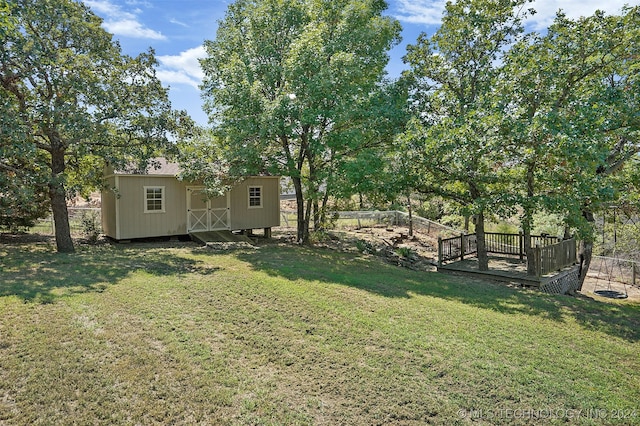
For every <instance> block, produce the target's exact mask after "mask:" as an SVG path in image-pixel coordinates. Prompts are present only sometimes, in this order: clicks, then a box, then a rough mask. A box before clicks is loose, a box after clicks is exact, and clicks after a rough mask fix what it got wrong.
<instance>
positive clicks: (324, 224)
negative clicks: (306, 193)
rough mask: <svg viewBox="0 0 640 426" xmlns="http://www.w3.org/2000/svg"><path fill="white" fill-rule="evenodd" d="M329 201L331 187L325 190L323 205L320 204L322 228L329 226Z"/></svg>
mask: <svg viewBox="0 0 640 426" xmlns="http://www.w3.org/2000/svg"><path fill="white" fill-rule="evenodd" d="M328 203H329V188H327V189H326V190H325V191H324V195H323V196H322V205H321V206H320V223H322V228H323V229H324V228H326V227H327V204H328Z"/></svg>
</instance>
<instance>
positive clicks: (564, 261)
mask: <svg viewBox="0 0 640 426" xmlns="http://www.w3.org/2000/svg"><path fill="white" fill-rule="evenodd" d="M485 245H486V249H487V253H489V254H504V255H512V256H518V257H519V258H520V259H521V260H523V259H524V258H525V257H526V253H525V249H524V235H523V234H522V233H519V234H504V233H500V232H486V233H485ZM531 246H532V247H534V256H533V259H527V261H531V262H534V265H535V271H536V274H537V275H538V276H542V275H544V274H548V273H549V272H552V271H556V270H559V269H562V268H564V267H565V266H569V265H572V264H574V263H575V262H576V240H575V239H574V238H571V239H569V240H562V239H560V238H558V237H552V236H548V235H532V236H531ZM477 251H478V249H477V239H476V236H475V234H472V235H464V234H463V235H458V236H455V237H451V238H438V265H439V266H442V263H443V262H447V261H454V260H464V258H465V256H470V255H474V254H477Z"/></svg>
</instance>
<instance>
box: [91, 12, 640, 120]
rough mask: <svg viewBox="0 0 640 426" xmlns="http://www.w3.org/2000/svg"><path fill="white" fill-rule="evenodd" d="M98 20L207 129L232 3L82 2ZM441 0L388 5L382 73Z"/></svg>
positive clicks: (532, 24) (540, 25)
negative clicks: (215, 62)
mask: <svg viewBox="0 0 640 426" xmlns="http://www.w3.org/2000/svg"><path fill="white" fill-rule="evenodd" d="M84 3H85V4H86V5H88V6H89V7H90V8H91V10H92V11H93V12H94V13H95V14H97V15H98V16H100V17H101V18H102V19H103V20H104V22H103V27H104V28H105V29H106V30H107V31H108V32H110V33H112V34H113V35H114V37H115V39H116V40H118V41H119V42H120V45H121V46H122V50H123V53H125V54H128V55H131V56H136V55H138V54H139V53H141V52H145V51H147V50H148V49H149V48H153V49H154V51H155V54H156V59H157V60H158V62H159V67H158V70H157V75H158V77H159V78H160V80H161V81H162V83H163V84H164V85H165V86H166V87H169V98H170V100H171V103H172V106H173V107H174V108H175V109H184V110H186V111H187V112H188V113H189V114H190V115H191V117H192V118H193V119H194V120H195V121H196V122H197V123H198V124H200V125H206V124H207V116H206V114H205V113H204V112H203V111H202V100H201V97H200V89H199V88H198V85H199V84H200V81H201V79H202V77H203V74H202V71H201V69H200V65H199V62H198V58H200V57H203V56H204V55H205V51H204V48H203V47H202V44H203V42H204V41H205V40H213V39H215V37H216V30H217V27H218V21H219V20H221V19H222V18H224V14H225V11H226V9H227V6H228V5H229V4H230V3H232V1H231V0H84ZM445 3H446V0H387V4H388V5H389V8H388V9H387V11H386V12H385V14H387V15H390V16H393V17H395V18H396V19H398V20H399V21H400V23H401V25H402V28H403V30H402V42H401V43H400V44H399V45H398V46H396V47H394V48H393V49H392V50H391V51H390V52H389V56H390V61H389V65H388V66H387V73H388V76H389V77H390V78H396V77H398V76H399V75H400V73H401V72H402V70H403V69H405V68H406V66H405V65H404V64H403V62H402V57H403V56H404V54H405V52H406V45H407V44H412V43H415V41H416V40H417V38H418V35H419V34H420V33H421V32H425V33H427V35H432V34H433V33H434V32H435V31H436V30H437V28H438V25H439V23H440V20H441V18H442V13H443V11H444V5H445ZM639 3H640V0H556V1H554V0H535V1H534V2H533V3H532V6H531V7H533V8H535V9H536V11H537V13H536V14H535V15H534V16H533V17H532V18H530V19H529V21H528V22H527V28H528V29H530V30H538V31H541V30H544V29H545V28H547V27H548V26H549V24H550V23H551V21H552V20H553V17H554V16H555V13H556V11H557V10H558V9H562V10H563V11H564V13H565V14H566V15H567V16H568V17H569V18H577V17H580V16H588V15H591V14H593V12H594V11H595V10H597V9H602V10H604V11H605V12H607V13H609V14H619V13H620V11H621V10H622V7H623V6H624V5H625V4H631V5H635V4H639Z"/></svg>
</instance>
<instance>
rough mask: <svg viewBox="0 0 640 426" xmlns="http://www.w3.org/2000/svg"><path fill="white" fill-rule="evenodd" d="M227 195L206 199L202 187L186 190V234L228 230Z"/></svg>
mask: <svg viewBox="0 0 640 426" xmlns="http://www.w3.org/2000/svg"><path fill="white" fill-rule="evenodd" d="M229 210H230V209H229V193H226V194H225V195H223V196H220V197H215V198H207V197H206V194H205V193H204V190H203V188H202V187H188V188H187V232H199V231H217V230H222V229H229V226H230V214H229Z"/></svg>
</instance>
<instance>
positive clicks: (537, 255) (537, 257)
mask: <svg viewBox="0 0 640 426" xmlns="http://www.w3.org/2000/svg"><path fill="white" fill-rule="evenodd" d="M533 261H534V262H535V268H536V276H537V277H541V276H542V250H541V249H540V244H536V247H535V249H534V250H533Z"/></svg>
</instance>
